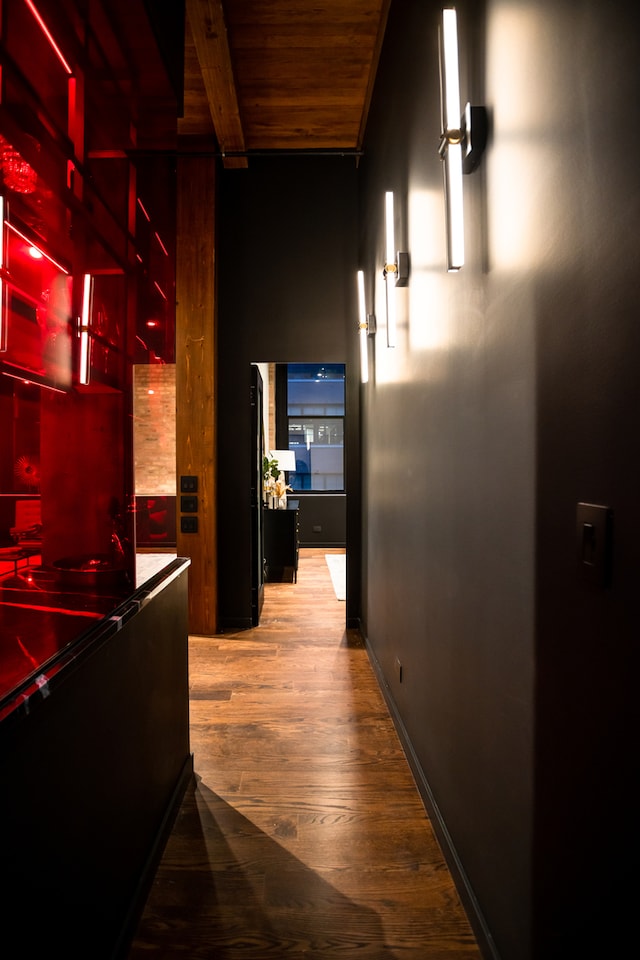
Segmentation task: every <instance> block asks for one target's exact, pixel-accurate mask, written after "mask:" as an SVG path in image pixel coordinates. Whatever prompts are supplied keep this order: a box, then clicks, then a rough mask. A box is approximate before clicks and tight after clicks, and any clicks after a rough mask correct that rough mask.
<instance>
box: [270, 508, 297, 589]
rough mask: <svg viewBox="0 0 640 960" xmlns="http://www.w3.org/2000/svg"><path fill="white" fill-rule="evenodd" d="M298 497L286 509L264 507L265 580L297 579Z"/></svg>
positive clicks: (290, 580) (290, 581)
mask: <svg viewBox="0 0 640 960" xmlns="http://www.w3.org/2000/svg"><path fill="white" fill-rule="evenodd" d="M298 504H299V501H298V500H289V501H288V503H287V508H286V510H265V511H264V514H263V518H264V558H265V580H266V581H267V583H269V582H271V583H274V582H282V581H285V582H287V583H295V582H296V580H297V579H298V550H299V541H298Z"/></svg>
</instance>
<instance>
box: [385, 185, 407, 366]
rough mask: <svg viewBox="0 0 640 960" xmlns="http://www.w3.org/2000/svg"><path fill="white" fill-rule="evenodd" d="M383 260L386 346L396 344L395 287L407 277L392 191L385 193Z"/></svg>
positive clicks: (405, 280)
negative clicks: (397, 240)
mask: <svg viewBox="0 0 640 960" xmlns="http://www.w3.org/2000/svg"><path fill="white" fill-rule="evenodd" d="M384 211H385V262H384V267H383V270H382V274H383V276H384V279H385V289H386V299H387V346H388V347H395V345H396V326H397V322H396V296H395V287H406V285H407V281H408V279H409V255H408V254H407V253H401V252H397V251H396V241H395V210H394V205H393V192H392V191H391V190H388V191H387V192H386V194H385V207H384Z"/></svg>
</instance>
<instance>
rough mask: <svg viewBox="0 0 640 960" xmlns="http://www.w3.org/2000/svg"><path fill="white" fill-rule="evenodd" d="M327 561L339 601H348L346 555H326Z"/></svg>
mask: <svg viewBox="0 0 640 960" xmlns="http://www.w3.org/2000/svg"><path fill="white" fill-rule="evenodd" d="M324 558H325V560H326V561H327V566H328V567H329V573H330V574H331V582H332V583H333V590H334V592H335V595H336V599H338V600H346V599H347V556H346V554H344V553H325V555H324Z"/></svg>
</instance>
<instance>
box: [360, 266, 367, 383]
mask: <svg viewBox="0 0 640 960" xmlns="http://www.w3.org/2000/svg"><path fill="white" fill-rule="evenodd" d="M367 333H368V324H367V306H366V300H365V295H364V272H363V271H362V270H358V336H359V338H360V382H361V383H368V381H369V350H368V346H367Z"/></svg>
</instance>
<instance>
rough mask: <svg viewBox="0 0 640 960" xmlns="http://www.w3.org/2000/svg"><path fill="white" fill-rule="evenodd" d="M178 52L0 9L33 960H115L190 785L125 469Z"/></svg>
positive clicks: (14, 628) (32, 3)
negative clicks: (173, 55) (145, 873)
mask: <svg viewBox="0 0 640 960" xmlns="http://www.w3.org/2000/svg"><path fill="white" fill-rule="evenodd" d="M160 7H162V10H160ZM153 17H156V18H161V22H160V19H159V21H158V22H155V21H154V20H153V19H152V18H153ZM183 28H184V4H183V3H180V2H178V3H176V4H171V5H158V4H150V3H148V2H147V0H92V2H90V3H88V2H86V0H65V2H60V0H0V638H1V639H2V643H1V644H0V745H1V749H0V785H1V789H0V823H2V825H3V830H4V833H3V835H2V843H1V844H0V846H1V847H2V849H3V851H4V854H5V861H6V862H5V863H4V866H5V867H6V870H7V873H8V874H11V876H12V878H13V881H12V882H13V887H12V890H13V891H14V893H13V895H12V896H13V901H7V904H5V906H6V907H7V909H6V911H5V913H4V914H3V927H4V928H5V932H6V928H7V925H8V924H9V921H10V920H11V921H12V924H13V927H14V928H15V929H16V930H18V931H19V933H20V941H18V940H17V939H15V940H14V942H15V943H16V950H18V951H19V952H20V954H21V955H22V956H27V957H30V956H41V954H42V950H43V949H45V947H44V946H43V945H46V950H48V951H49V952H52V953H56V952H62V953H64V955H65V956H66V957H67V958H72V957H80V956H82V957H86V956H91V957H93V958H95V960H101V958H103V957H104V958H107V957H111V956H112V954H113V949H114V938H116V937H118V936H120V933H121V929H120V928H121V925H122V924H123V923H124V922H125V920H126V917H127V912H128V911H129V909H130V906H131V904H130V902H129V897H130V895H131V893H132V891H134V890H135V889H136V888H137V885H138V881H139V879H140V877H139V876H138V872H139V869H140V867H141V865H144V864H146V863H147V862H148V859H149V856H150V853H151V851H150V849H149V844H150V843H151V842H152V841H153V839H154V838H155V836H156V834H157V831H158V830H159V829H160V826H161V821H162V819H163V817H164V816H165V815H166V812H167V810H166V808H167V807H168V805H169V804H170V803H171V802H172V800H174V799H175V798H174V797H172V793H173V791H175V790H176V789H177V786H178V783H177V781H178V778H179V776H180V775H181V771H182V770H183V767H185V766H186V767H188V762H189V757H188V691H187V684H186V636H187V625H186V605H187V597H186V581H187V573H186V570H185V569H184V564H183V565H180V564H178V566H177V567H176V568H175V570H174V571H173V572H170V574H168V575H167V576H166V577H165V578H164V579H163V580H162V582H160V581H158V583H157V584H156V586H155V588H154V592H153V596H151V595H148V594H147V592H145V591H142V592H141V591H140V583H139V582H138V579H137V578H138V574H137V568H136V532H135V496H134V491H135V482H134V480H135V477H134V472H135V471H134V452H133V429H134V428H133V420H134V410H133V378H134V367H135V366H136V365H138V366H139V365H142V364H158V365H160V364H172V363H174V361H175V349H174V344H175V300H176V297H175V277H174V275H175V252H174V245H175V216H176V211H175V206H176V205H175V195H176V182H175V178H176V171H175V166H176V159H175V156H176V154H175V150H176V136H177V117H178V109H179V108H178V103H179V100H180V97H181V92H180V91H179V90H177V89H176V88H175V85H174V83H173V80H172V78H173V77H174V76H177V75H178V73H176V71H175V69H173V68H172V67H171V66H170V65H169V64H168V63H167V62H166V60H165V52H167V55H168V51H170V50H173V49H174V48H175V49H178V48H179V49H180V50H181V49H182V45H181V42H180V40H179V37H180V33H181V29H183ZM176 38H178V39H176ZM162 624H172V627H171V629H169V630H168V631H165V630H164V628H163V627H162ZM125 637H126V642H124V641H125ZM160 701H162V703H163V704H164V705H165V707H166V710H165V712H163V714H162V717H160V718H157V719H158V722H160V723H162V724H163V725H166V727H165V733H166V735H167V736H168V737H169V738H173V739H172V743H171V745H170V746H169V748H168V749H167V743H168V740H167V736H165V734H163V733H162V731H161V732H160V736H158V727H157V723H156V721H155V720H152V714H151V712H150V711H151V710H152V709H153V704H154V703H159V702H160ZM153 728H155V729H154V730H153V733H152V729H153ZM176 732H177V733H176ZM154 738H155V739H156V740H157V742H158V747H157V748H156V747H154V746H153V739H154ZM110 831H111V838H112V840H113V842H106V843H105V842H104V838H105V837H108V836H109V832H110ZM121 840H122V841H123V843H122V844H121V846H120V849H119V850H118V849H117V847H118V844H119V843H120V841H121ZM7 939H8V940H10V939H11V936H10V935H9V934H7ZM30 951H31V952H30Z"/></svg>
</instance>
